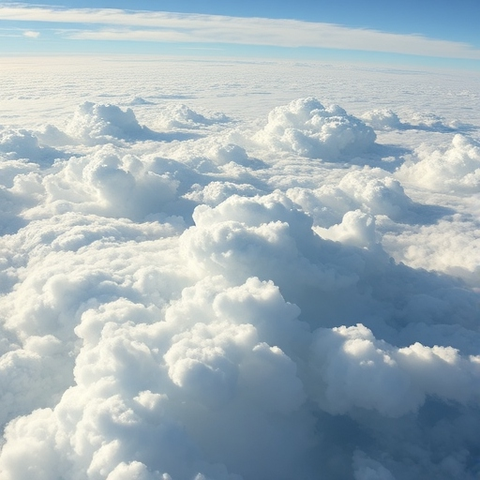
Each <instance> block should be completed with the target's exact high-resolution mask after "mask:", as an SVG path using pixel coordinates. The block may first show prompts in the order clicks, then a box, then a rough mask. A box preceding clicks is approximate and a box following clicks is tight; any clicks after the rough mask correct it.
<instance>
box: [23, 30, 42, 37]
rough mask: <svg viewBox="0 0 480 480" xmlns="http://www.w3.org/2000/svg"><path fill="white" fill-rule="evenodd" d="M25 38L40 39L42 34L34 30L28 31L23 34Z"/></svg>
mask: <svg viewBox="0 0 480 480" xmlns="http://www.w3.org/2000/svg"><path fill="white" fill-rule="evenodd" d="M23 36H24V37H28V38H38V37H39V36H40V32H35V31H33V30H26V31H25V32H23Z"/></svg>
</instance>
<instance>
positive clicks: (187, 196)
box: [0, 57, 480, 480]
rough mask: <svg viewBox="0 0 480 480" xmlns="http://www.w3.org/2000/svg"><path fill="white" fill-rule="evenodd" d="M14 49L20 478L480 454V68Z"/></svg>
mask: <svg viewBox="0 0 480 480" xmlns="http://www.w3.org/2000/svg"><path fill="white" fill-rule="evenodd" d="M0 61H1V73H0V78H1V82H2V90H1V92H0V100H1V111H0V115H1V117H0V124H1V126H0V162H1V163H0V168H1V176H0V182H1V184H0V218H1V223H0V230H1V237H0V249H1V252H2V257H1V260H0V261H1V263H0V269H1V270H0V286H1V287H0V288H1V293H2V295H1V297H0V312H1V324H0V329H1V339H0V354H1V356H0V385H1V392H2V395H1V398H0V418H1V421H2V425H3V430H2V432H3V433H2V436H3V439H2V450H1V454H0V476H1V478H2V479H4V480H31V479H32V478H35V479H36V480H85V479H88V480H193V479H196V480H240V479H243V480H273V479H275V480H292V479H299V480H310V479H326V480H330V479H332V480H336V479H338V480H340V479H342V480H344V479H354V480H392V479H396V480H416V479H418V480H419V479H433V478H435V479H436V480H442V479H444V480H447V479H460V478H461V479H465V480H468V479H476V478H478V476H479V475H480V438H479V435H478V432H479V431H480V408H479V407H480V403H479V402H480V330H479V326H480V276H479V274H480V216H479V215H480V193H479V191H480V190H479V188H480V116H479V112H480V81H479V80H480V78H479V75H478V73H473V72H470V73H469V72H463V73H462V72H446V71H443V72H441V71H423V70H421V69H417V70H413V69H403V70H402V69H400V68H396V69H395V68H380V67H378V66H376V67H372V66H370V67H369V66H366V65H364V66H342V65H334V64H333V65H326V64H320V63H316V62H313V61H310V62H302V63H298V62H289V61H269V62H266V61H252V62H241V61H239V60H232V61H229V60H222V61H220V60H212V59H210V60H208V59H205V60H204V61H201V60H194V59H192V58H190V59H185V60H180V59H178V60H172V59H167V58H144V57H142V58H140V57H138V58H128V57H117V58H109V59H107V58H99V57H97V58H86V57H77V58H73V57H70V58H54V57H50V58H44V59H42V58H40V57H39V58H36V59H33V58H27V57H25V58H20V57H17V58H8V57H5V58H3V59H1V60H0Z"/></svg>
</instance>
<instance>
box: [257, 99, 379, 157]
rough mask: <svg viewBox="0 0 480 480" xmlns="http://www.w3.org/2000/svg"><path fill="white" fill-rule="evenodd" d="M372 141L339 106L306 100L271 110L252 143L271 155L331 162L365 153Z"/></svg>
mask: <svg viewBox="0 0 480 480" xmlns="http://www.w3.org/2000/svg"><path fill="white" fill-rule="evenodd" d="M375 138H376V137H375V133H374V131H373V130H372V129H371V128H370V127H368V126H366V125H365V124H364V123H363V122H362V121H361V120H359V119H358V118H356V117H353V116H351V115H348V114H347V112H345V110H344V109H343V108H341V107H339V106H338V105H331V106H329V107H326V108H325V107H324V106H323V105H322V104H321V103H320V102H319V101H318V100H317V99H315V98H305V99H299V100H294V101H292V102H291V103H289V104H288V105H285V106H282V107H276V108H275V109H274V110H272V111H271V112H270V113H269V115H268V122H267V124H266V125H265V127H264V128H263V129H262V130H261V131H260V132H258V133H257V135H256V137H255V140H257V141H258V142H260V143H263V144H265V145H266V146H268V147H269V148H271V149H272V150H274V151H280V152H289V153H294V154H297V155H302V156H305V157H309V158H321V159H324V160H327V161H333V160H336V159H337V158H338V157H340V156H341V155H349V154H350V155H352V154H353V155H355V154H358V153H361V152H363V151H365V150H367V149H368V148H369V147H371V146H372V145H373V143H374V141H375Z"/></svg>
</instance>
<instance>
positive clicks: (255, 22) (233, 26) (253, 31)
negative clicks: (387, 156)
mask: <svg viewBox="0 0 480 480" xmlns="http://www.w3.org/2000/svg"><path fill="white" fill-rule="evenodd" d="M0 20H11V21H25V22H41V23H49V24H55V23H56V24H63V25H65V24H71V25H72V26H73V25H74V28H72V29H65V28H62V33H61V35H62V36H63V37H66V38H69V39H84V40H87V39H88V40H111V41H117V40H122V41H125V40H129V41H148V42H177V43H224V44H241V45H259V46H277V47H287V48H296V47H310V48H329V49H339V50H362V51H371V52H385V53H397V54H408V55H423V56H431V57H444V58H462V59H480V50H479V49H477V48H475V47H473V46H472V45H469V44H466V43H461V42H452V41H446V40H439V39H433V38H429V37H426V36H423V35H419V34H408V35H406V34H395V33H388V32H382V31H378V30H372V29H360V28H350V27H346V26H342V25H336V24H330V23H319V22H305V21H300V20H287V19H284V20H283V19H269V18H244V17H231V16H221V15H205V14H188V13H170V12H152V11H148V12H147V11H126V10H121V9H87V8H76V9H67V8H54V7H46V6H35V7H31V6H27V5H24V4H7V5H4V6H0Z"/></svg>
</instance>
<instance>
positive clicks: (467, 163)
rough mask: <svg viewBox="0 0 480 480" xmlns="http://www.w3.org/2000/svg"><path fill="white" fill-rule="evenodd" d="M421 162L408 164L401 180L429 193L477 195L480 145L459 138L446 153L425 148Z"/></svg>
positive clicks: (479, 178)
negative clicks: (475, 193)
mask: <svg viewBox="0 0 480 480" xmlns="http://www.w3.org/2000/svg"><path fill="white" fill-rule="evenodd" d="M416 154H417V157H418V160H417V161H415V160H413V159H412V160H411V161H410V162H407V163H405V164H404V165H403V166H402V168H401V169H400V171H399V173H398V176H399V178H401V179H404V180H408V181H409V182H412V183H414V184H416V185H419V186H421V187H423V188H426V189H428V190H434V191H439V192H446V193H448V192H458V193H460V192H465V193H467V192H477V191H478V189H479V187H480V145H479V144H478V143H477V142H475V141H474V140H471V139H469V138H468V137H465V136H463V135H459V134H457V135H455V136H454V137H453V139H452V142H451V145H450V146H449V147H448V148H446V149H437V148H435V147H433V148H432V147H430V148H429V147H428V146H423V147H419V148H418V149H417V151H416Z"/></svg>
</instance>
